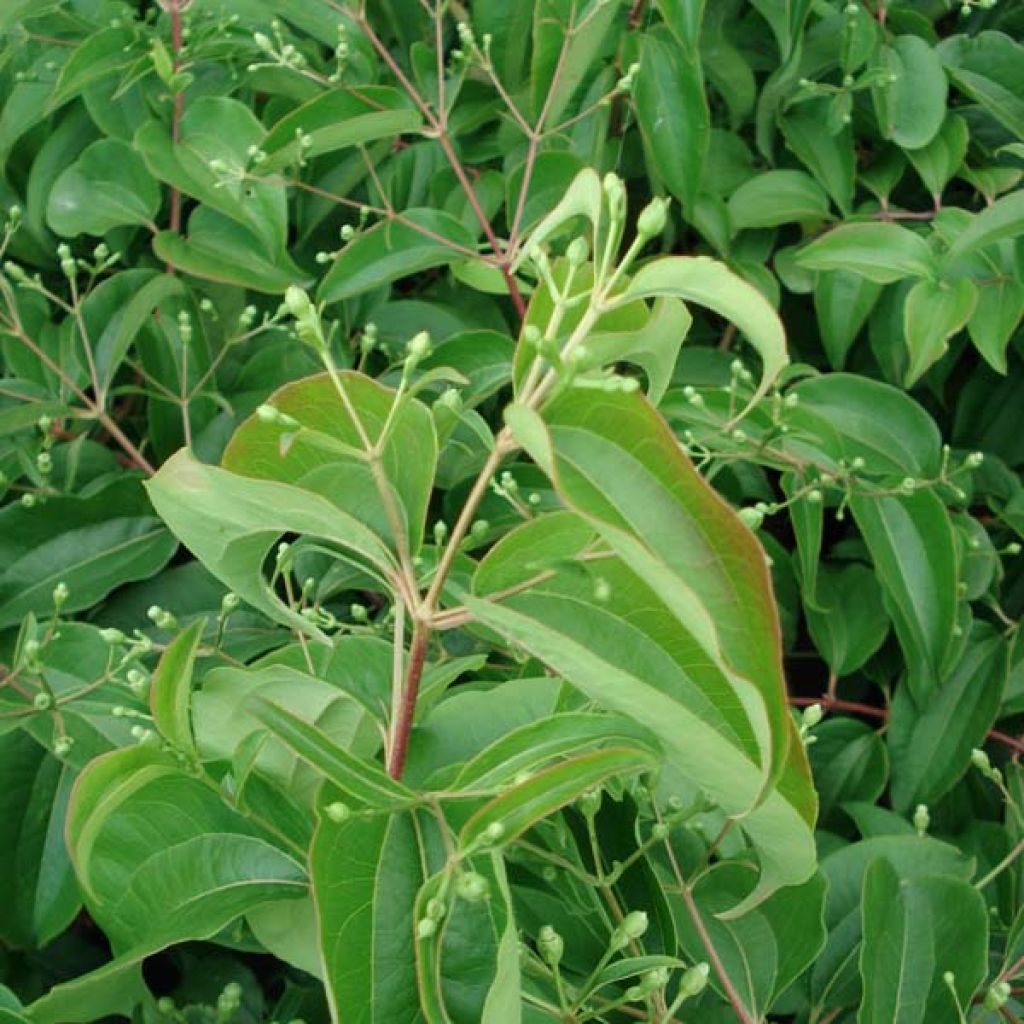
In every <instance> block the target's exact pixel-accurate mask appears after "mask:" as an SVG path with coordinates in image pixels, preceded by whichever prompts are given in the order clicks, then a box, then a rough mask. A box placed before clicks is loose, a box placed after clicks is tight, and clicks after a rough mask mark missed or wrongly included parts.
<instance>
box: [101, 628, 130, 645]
mask: <svg viewBox="0 0 1024 1024" xmlns="http://www.w3.org/2000/svg"><path fill="white" fill-rule="evenodd" d="M100 637H101V639H102V640H103V642H104V643H105V644H110V646H111V647H113V646H114V645H115V644H123V643H124V642H125V641H126V640H127V639H128V638H127V637H126V636H125V635H124V633H122V632H121V630H119V629H101V630H100Z"/></svg>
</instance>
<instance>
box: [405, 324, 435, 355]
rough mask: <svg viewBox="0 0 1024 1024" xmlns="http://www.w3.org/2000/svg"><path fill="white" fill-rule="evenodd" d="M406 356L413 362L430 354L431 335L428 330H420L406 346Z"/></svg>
mask: <svg viewBox="0 0 1024 1024" xmlns="http://www.w3.org/2000/svg"><path fill="white" fill-rule="evenodd" d="M405 352H406V358H407V359H408V360H409V361H410V362H411V363H418V362H419V361H420V360H421V359H426V357H427V356H428V355H429V354H430V335H429V334H428V333H427V332H426V331H420V332H419V334H417V335H416V336H415V337H413V338H412V339H411V340H410V341H409V344H408V345H407V346H406V348H405Z"/></svg>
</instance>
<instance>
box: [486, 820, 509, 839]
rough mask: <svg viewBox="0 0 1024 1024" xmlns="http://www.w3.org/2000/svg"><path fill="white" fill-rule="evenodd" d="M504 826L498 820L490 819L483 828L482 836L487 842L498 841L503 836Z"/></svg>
mask: <svg viewBox="0 0 1024 1024" xmlns="http://www.w3.org/2000/svg"><path fill="white" fill-rule="evenodd" d="M505 831H506V829H505V826H504V825H503V824H502V823H501V822H500V821H492V822H491V823H490V825H488V826H487V828H485V829H484V838H485V839H486V840H487V842H489V843H498V842H501V840H502V839H504V838H505Z"/></svg>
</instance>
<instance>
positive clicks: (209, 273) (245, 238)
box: [153, 206, 310, 295]
mask: <svg viewBox="0 0 1024 1024" xmlns="http://www.w3.org/2000/svg"><path fill="white" fill-rule="evenodd" d="M153 251H154V252H155V253H156V255H157V256H158V257H159V258H160V259H161V260H163V261H164V262H165V263H169V264H171V265H172V266H175V267H177V268H178V269H179V270H183V271H185V272H186V273H188V274H193V275H194V276H196V277H201V278H205V279H207V280H209V281H220V282H222V283H224V284H232V285H237V286H238V287H241V288H251V289H252V290H253V291H257V292H264V293H266V294H268V295H281V294H283V293H284V292H285V291H286V290H287V289H288V287H289V285H293V284H300V285H302V284H308V283H309V281H310V278H309V275H308V274H306V273H305V271H303V270H301V269H300V268H299V267H297V266H296V265H295V264H294V263H293V262H292V260H291V258H290V257H289V256H287V255H286V254H281V255H279V256H278V257H277V258H275V259H270V258H269V257H267V256H266V255H264V249H263V246H262V245H261V244H260V241H259V239H258V238H257V237H256V236H255V235H254V234H253V233H252V232H251V231H249V230H248V229H247V228H245V227H243V226H242V225H241V224H238V223H235V222H234V221H233V220H231V219H229V218H228V217H225V216H224V215H223V214H220V213H218V212H217V211H216V210H212V209H210V208H209V207H206V206H200V207H197V208H196V210H195V211H194V212H193V213H192V216H191V217H189V219H188V234H187V235H185V236H184V237H182V236H181V235H177V234H175V233H174V232H173V231H161V232H159V233H158V234H157V235H155V236H154V238H153Z"/></svg>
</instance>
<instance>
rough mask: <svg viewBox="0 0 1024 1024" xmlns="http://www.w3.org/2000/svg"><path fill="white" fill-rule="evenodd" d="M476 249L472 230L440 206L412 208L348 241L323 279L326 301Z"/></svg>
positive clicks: (378, 285)
mask: <svg viewBox="0 0 1024 1024" xmlns="http://www.w3.org/2000/svg"><path fill="white" fill-rule="evenodd" d="M467 251H468V252H470V253H472V252H475V251H476V243H475V241H474V239H473V236H472V234H470V232H469V231H467V230H466V228H465V227H464V226H463V225H462V223H461V222H460V221H458V220H456V218H455V217H453V216H452V215H451V214H448V213H442V212H441V211H440V210H429V209H416V210H406V211H405V212H404V213H403V214H402V219H401V220H393V221H391V220H389V221H384V222H383V223H381V224H377V225H375V226H374V227H372V228H370V229H369V230H368V231H365V232H363V233H361V234H360V235H359V236H358V237H357V238H355V239H354V240H353V241H352V242H350V243H349V244H348V245H346V246H345V248H344V249H343V250H342V252H341V255H340V256H339V257H338V258H337V259H336V260H335V261H334V263H333V265H332V266H331V269H330V270H329V271H328V272H327V274H326V276H325V277H324V279H323V281H322V282H321V283H320V288H319V291H318V296H319V298H320V300H321V301H322V302H340V301H341V300H342V299H350V298H352V297H353V296H356V295H361V294H362V293H363V292H367V291H370V290H371V289H373V288H379V287H380V286H381V285H385V284H390V283H391V282H392V281H397V280H398V278H400V277H408V276H409V275H411V274H416V273H419V272H420V271H422V270H429V269H431V268H432V267H440V266H444V265H445V264H447V263H450V262H451V261H452V260H454V259H457V258H464V257H465V256H466V254H467Z"/></svg>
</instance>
